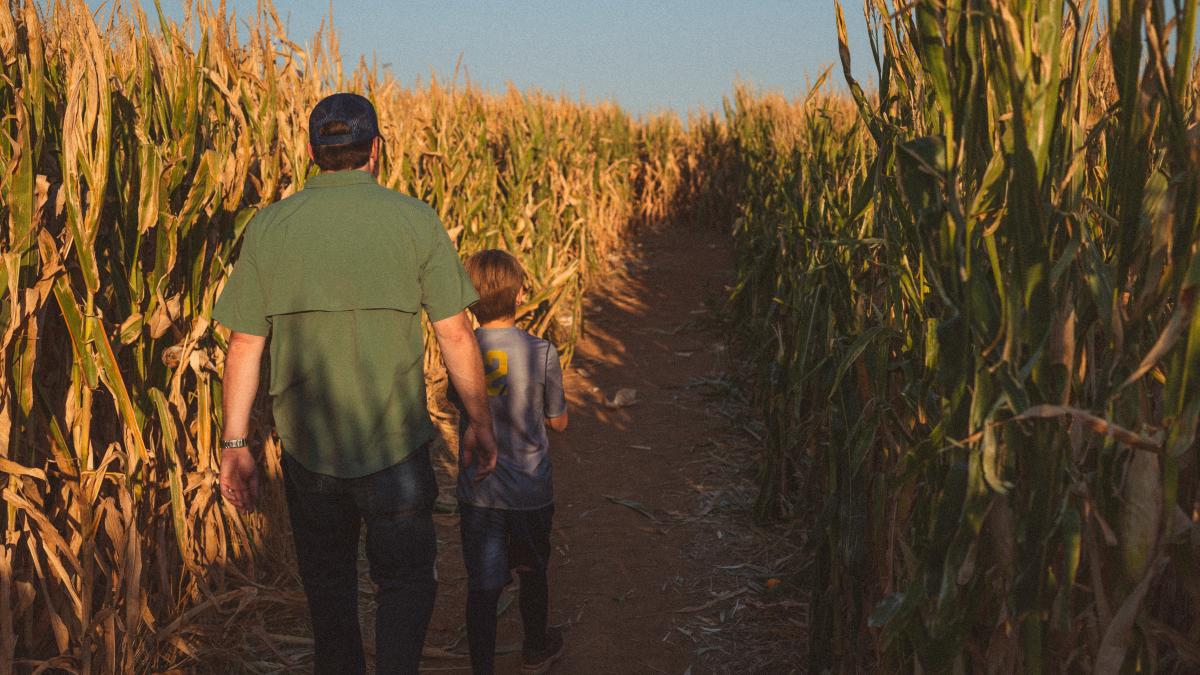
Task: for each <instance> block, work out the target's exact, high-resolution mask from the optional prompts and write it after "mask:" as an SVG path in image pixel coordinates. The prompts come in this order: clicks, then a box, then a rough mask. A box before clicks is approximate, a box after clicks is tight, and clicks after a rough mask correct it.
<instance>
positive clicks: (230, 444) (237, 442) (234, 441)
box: [221, 438, 248, 450]
mask: <svg viewBox="0 0 1200 675" xmlns="http://www.w3.org/2000/svg"><path fill="white" fill-rule="evenodd" d="M247 445H248V443H247V442H246V439H244V438H231V439H229V440H228V441H221V449H222V450H229V449H230V448H244V447H246V446H247Z"/></svg>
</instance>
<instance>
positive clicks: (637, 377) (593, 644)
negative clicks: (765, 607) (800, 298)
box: [425, 230, 744, 675]
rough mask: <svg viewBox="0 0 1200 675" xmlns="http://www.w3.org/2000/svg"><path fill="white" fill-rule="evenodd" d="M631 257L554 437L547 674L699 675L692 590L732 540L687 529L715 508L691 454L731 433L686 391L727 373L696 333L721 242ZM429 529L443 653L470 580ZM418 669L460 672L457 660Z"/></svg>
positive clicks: (678, 237)
mask: <svg viewBox="0 0 1200 675" xmlns="http://www.w3.org/2000/svg"><path fill="white" fill-rule="evenodd" d="M640 242H641V243H640V244H639V245H638V246H637V247H636V249H635V255H634V256H633V258H632V259H631V260H630V261H629V262H628V263H627V264H626V269H625V271H624V273H620V274H616V275H614V277H613V278H612V280H611V282H610V286H609V289H608V290H607V291H604V290H599V291H597V292H596V293H595V294H594V297H595V300H594V301H593V302H592V303H591V306H590V307H589V308H588V311H587V324H586V334H585V339H584V340H583V341H582V343H581V344H580V347H579V350H578V352H577V354H576V358H575V361H574V364H573V368H572V370H571V372H569V373H568V377H567V388H568V398H569V402H570V405H571V428H570V429H569V430H568V431H567V432H566V433H565V434H557V435H553V436H552V438H551V453H552V457H553V459H554V472H555V490H556V495H557V500H558V503H557V512H556V515H555V527H554V539H553V541H554V545H555V549H556V551H555V556H554V559H553V562H552V566H551V574H550V583H551V622H552V623H554V624H559V625H563V626H564V627H565V630H566V642H567V649H566V654H565V656H564V657H563V659H562V661H561V662H560V665H559V666H558V667H556V668H555V670H554V672H557V673H589V674H591V673H672V674H675V675H679V674H682V673H685V672H687V671H688V669H689V668H691V672H693V673H699V672H704V671H707V668H704V667H703V665H702V664H701V657H700V656H698V655H697V651H698V649H697V648H698V645H699V644H701V643H700V642H698V641H697V640H696V638H695V637H692V638H691V639H689V634H691V635H693V636H694V635H695V632H696V631H695V629H694V628H693V629H689V628H688V624H689V623H690V622H695V621H696V620H697V616H698V615H699V614H700V613H701V611H702V610H700V609H697V608H699V607H701V606H704V605H705V603H708V605H707V606H704V607H703V608H704V609H708V608H709V607H713V606H715V605H716V603H714V602H712V600H713V598H714V597H716V598H718V599H721V593H718V592H717V591H716V590H713V589H711V588H709V587H707V586H706V587H704V588H698V587H697V580H700V579H706V578H709V577H710V576H711V574H712V570H713V564H714V561H713V559H712V558H713V556H712V553H713V552H714V551H718V550H719V549H721V548H722V547H723V546H724V545H725V544H726V543H728V542H727V541H725V540H727V539H729V536H726V535H725V534H724V533H723V532H721V531H720V530H714V529H713V528H712V527H711V522H709V523H701V522H699V521H698V520H697V514H699V516H704V515H705V514H706V513H707V512H709V511H711V510H712V509H713V507H714V505H715V504H716V501H715V499H716V496H717V495H718V494H719V492H714V491H713V487H714V485H713V483H714V481H713V480H712V477H711V475H709V474H711V468H712V467H711V466H710V465H711V464H712V462H713V460H712V459H709V458H708V457H709V456H708V455H705V454H703V453H701V452H699V451H698V450H697V448H702V447H704V446H706V445H708V444H711V443H713V442H714V441H713V439H714V438H715V437H717V436H720V435H723V434H726V433H727V432H728V429H729V427H730V420H729V419H727V418H726V417H723V416H721V415H715V414H713V413H712V410H711V406H708V405H706V402H705V400H704V399H705V389H704V387H703V386H697V383H698V382H703V381H704V380H705V379H706V378H711V377H713V376H714V373H716V372H718V371H719V370H720V369H721V368H723V367H726V365H727V364H725V357H724V349H725V342H724V338H723V336H722V335H721V334H720V331H719V330H715V329H713V328H705V326H706V325H707V326H711V325H713V323H714V322H713V321H712V313H713V312H714V311H719V309H717V310H714V309H713V307H714V304H713V301H714V300H719V298H720V297H721V296H722V294H723V293H724V290H723V287H724V286H725V285H726V284H728V283H729V282H730V278H731V273H730V267H731V263H730V255H729V251H728V248H727V247H728V239H726V238H724V237H721V236H720V235H719V233H704V232H700V233H685V232H681V231H679V230H669V231H666V232H661V233H650V234H647V235H644V236H642V237H641V238H640ZM706 301H707V304H706ZM716 307H718V308H719V305H716ZM625 387H627V388H632V389H636V390H637V400H638V402H637V404H636V405H634V406H631V407H627V408H621V409H617V410H613V409H609V408H607V407H606V406H605V404H604V400H605V397H608V398H611V397H612V396H613V395H614V393H615V392H616V391H617V390H618V389H619V388H625ZM706 503H707V504H708V506H707V510H705V509H704V505H705V504H706ZM438 520H439V528H440V536H439V539H440V546H441V549H440V557H439V577H440V578H441V579H442V582H443V583H442V584H441V587H440V593H439V598H438V610H437V613H436V614H435V616H434V623H433V627H432V628H431V631H430V637H429V644H435V645H436V644H441V645H450V644H454V643H455V641H456V640H457V639H459V637H460V634H461V633H460V632H461V630H462V628H461V627H462V625H463V619H462V608H463V606H464V603H465V598H464V588H465V572H464V571H463V567H462V558H461V547H460V546H459V543H458V531H457V519H456V517H455V516H439V517H438ZM710 541H711V544H712V547H711V549H710V547H709V546H707V545H706V543H707V542H710ZM708 585H709V586H711V583H708ZM726 599H729V598H726ZM729 604H731V605H732V604H733V600H732V599H730V602H729ZM743 608H744V606H743ZM680 610H685V611H680ZM733 611H734V613H736V612H737V609H736V608H735V609H734V610H733ZM721 619H722V621H724V620H725V614H724V612H723V611H722V614H721ZM497 642H498V646H499V648H500V649H501V650H504V649H505V648H506V647H507V648H509V649H513V650H515V649H516V648H517V646H518V645H519V643H520V624H519V619H518V617H517V609H516V604H515V602H514V603H513V605H512V606H511V607H510V608H509V609H508V610H507V611H505V612H504V613H503V614H502V617H501V623H500V631H499V638H498V641H497ZM458 644H459V645H463V644H465V641H462V642H459V643H458ZM701 651H703V650H701ZM425 666H426V667H427V668H428V669H430V670H431V671H436V670H446V671H453V670H458V671H460V672H462V671H466V670H467V668H466V666H465V664H464V663H463V661H462V660H461V658H460V659H458V660H455V659H452V658H445V659H439V658H434V659H427V660H426V663H425ZM519 666H520V656H519V653H510V654H507V655H504V656H501V657H500V658H499V659H498V672H501V673H506V672H507V673H512V672H518V670H519Z"/></svg>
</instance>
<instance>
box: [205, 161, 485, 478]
mask: <svg viewBox="0 0 1200 675" xmlns="http://www.w3.org/2000/svg"><path fill="white" fill-rule="evenodd" d="M478 297H479V296H478V295H477V294H476V293H475V289H474V287H472V285H471V280H470V277H469V276H467V273H466V270H464V269H463V266H462V262H461V261H460V260H459V258H458V253H457V252H455V250H454V245H453V244H452V243H451V241H450V237H449V236H448V235H447V233H446V230H445V228H444V227H443V226H442V224H441V222H440V221H439V220H438V217H437V214H436V213H434V211H433V209H431V208H429V206H427V205H426V204H425V203H423V202H421V201H420V200H417V199H414V198H412V197H406V196H404V195H401V194H398V193H396V192H393V191H391V190H388V189H387V188H384V187H382V186H380V185H378V184H377V183H376V182H375V179H374V178H373V177H372V176H371V175H370V174H369V173H367V172H365V171H340V172H336V173H322V174H319V175H317V176H314V177H313V178H310V179H309V180H308V182H307V183H306V184H305V186H304V189H303V190H301V191H300V192H298V193H297V194H295V195H293V196H291V197H288V198H287V199H284V200H282V201H279V202H277V203H275V204H272V205H271V206H269V207H267V208H265V209H263V210H262V211H261V212H259V213H258V215H256V216H255V217H254V219H253V220H252V221H251V222H250V225H249V226H248V227H247V229H246V235H245V238H244V239H243V241H242V251H241V255H240V257H239V258H238V261H237V265H236V266H235V267H234V270H233V274H232V275H231V276H230V277H229V280H228V282H226V284H225V288H224V290H223V291H222V293H221V297H220V299H219V300H218V301H217V304H216V307H215V308H214V309H213V317H214V318H215V319H216V320H217V321H220V322H221V323H222V324H224V325H225V326H227V327H229V328H230V329H232V330H235V331H238V332H240V333H250V334H252V335H263V336H265V335H270V336H271V350H270V351H271V383H270V392H271V396H272V401H273V410H274V414H275V427H276V430H277V431H278V433H279V437H280V439H281V440H282V441H283V448H284V450H285V451H286V452H287V453H288V454H290V455H291V456H292V457H294V458H295V459H296V460H297V461H299V462H300V463H301V464H303V465H304V466H305V467H307V468H308V469H309V470H311V471H316V472H318V473H323V474H328V475H331V476H338V477H342V478H353V477H356V476H364V475H367V474H369V473H374V472H376V471H380V470H382V469H385V468H387V467H389V466H392V465H393V464H396V463H397V462H401V461H403V460H404V459H406V458H407V457H408V455H409V454H410V453H411V452H412V451H413V450H415V449H417V448H418V447H420V446H421V445H422V444H424V443H426V442H428V441H429V440H430V439H432V438H433V437H434V434H435V433H436V432H435V429H434V427H433V424H432V423H431V422H430V420H429V413H428V411H427V410H426V407H425V377H424V367H423V366H424V358H423V357H424V342H423V335H422V328H421V316H420V310H421V308H422V307H423V308H424V309H425V312H426V313H427V314H428V315H429V318H430V320H432V321H438V320H441V319H445V318H447V317H450V316H453V315H455V314H457V313H458V312H460V311H462V310H463V309H465V308H466V307H468V306H469V305H470V304H471V303H473V302H475V300H477V299H478Z"/></svg>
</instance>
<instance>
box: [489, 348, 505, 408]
mask: <svg viewBox="0 0 1200 675" xmlns="http://www.w3.org/2000/svg"><path fill="white" fill-rule="evenodd" d="M483 363H484V370H486V371H487V377H486V378H485V379H486V380H487V393H488V396H499V395H501V394H503V393H504V390H505V389H507V388H508V383H507V382H506V381H505V380H504V378H505V376H507V375H508V352H506V351H503V350H500V349H493V350H490V351H489V352H488V353H487V354H484V356H483Z"/></svg>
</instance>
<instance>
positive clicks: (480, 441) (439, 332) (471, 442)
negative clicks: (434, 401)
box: [433, 310, 498, 480]
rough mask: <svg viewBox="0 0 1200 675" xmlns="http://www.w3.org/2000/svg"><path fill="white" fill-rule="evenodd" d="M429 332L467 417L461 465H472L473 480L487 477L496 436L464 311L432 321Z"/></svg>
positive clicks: (493, 465)
mask: <svg viewBox="0 0 1200 675" xmlns="http://www.w3.org/2000/svg"><path fill="white" fill-rule="evenodd" d="M433 333H434V336H435V337H436V338H437V343H438V347H439V348H440V349H441V350H442V360H443V361H444V362H445V363H446V371H447V372H448V373H449V374H450V382H451V384H453V385H454V389H455V391H457V392H458V397H459V399H460V400H461V401H462V408H463V410H464V411H465V413H466V415H467V431H466V433H465V434H464V436H463V447H462V449H461V450H462V452H463V453H465V455H464V457H463V459H464V460H466V461H465V464H467V465H470V464H471V463H472V461H473V462H474V464H475V480H481V479H483V478H485V477H487V476H488V475H489V474H490V473H492V471H493V470H495V468H496V455H497V452H498V450H497V447H496V436H495V432H494V431H493V430H492V409H491V408H490V407H489V406H488V402H487V389H486V384H485V382H484V374H483V356H482V355H481V354H480V353H479V343H477V342H476V341H475V332H474V331H473V330H471V320H470V318H468V317H467V312H466V310H463V311H461V312H459V313H457V314H455V315H453V316H449V317H447V318H445V319H442V320H440V321H434V322H433Z"/></svg>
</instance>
